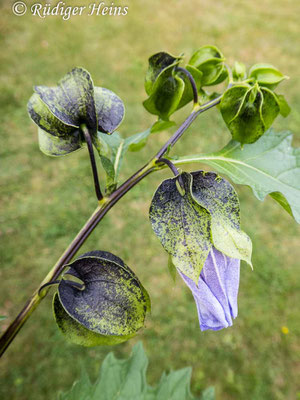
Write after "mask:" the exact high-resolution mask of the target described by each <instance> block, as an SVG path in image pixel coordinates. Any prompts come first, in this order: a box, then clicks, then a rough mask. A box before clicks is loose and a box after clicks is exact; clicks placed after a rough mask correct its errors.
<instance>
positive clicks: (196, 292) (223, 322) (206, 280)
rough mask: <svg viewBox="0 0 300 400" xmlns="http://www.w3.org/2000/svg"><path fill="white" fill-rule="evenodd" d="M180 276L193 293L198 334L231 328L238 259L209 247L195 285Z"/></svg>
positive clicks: (234, 310) (235, 309) (234, 309)
mask: <svg viewBox="0 0 300 400" xmlns="http://www.w3.org/2000/svg"><path fill="white" fill-rule="evenodd" d="M179 273H180V275H181V277H182V279H183V280H184V282H185V283H186V284H187V286H188V287H189V288H190V289H191V291H192V293H193V296H194V299H195V302H196V305H197V310H198V318H199V323H200V329H201V331H205V330H207V329H212V330H214V331H217V330H219V329H223V328H227V327H228V326H231V325H232V320H233V319H234V318H236V316H237V313H238V308H237V295H238V290H239V280H240V260H238V259H236V258H231V257H228V256H226V255H225V254H223V253H221V252H220V251H218V250H217V249H215V248H214V247H212V250H211V251H210V253H209V255H208V257H207V259H206V261H205V264H204V267H203V269H202V271H201V274H200V277H199V281H198V285H196V284H195V282H194V281H192V279H190V278H188V277H187V276H186V275H184V274H183V273H182V272H180V271H179Z"/></svg>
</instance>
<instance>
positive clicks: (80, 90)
mask: <svg viewBox="0 0 300 400" xmlns="http://www.w3.org/2000/svg"><path fill="white" fill-rule="evenodd" d="M35 91H36V93H37V94H38V95H39V96H40V98H41V100H42V101H43V102H44V103H45V104H46V105H47V107H48V108H49V110H50V111H51V112H52V114H54V116H55V117H56V118H58V119H59V120H60V121H61V122H63V123H64V124H65V125H69V126H72V127H74V128H79V126H80V125H81V124H82V123H85V124H86V125H87V127H88V128H89V129H90V131H91V132H92V133H96V131H97V115H96V108H95V102H94V85H93V81H92V78H91V76H90V74H89V72H88V71H86V70H85V69H83V68H74V69H73V70H72V71H71V72H69V73H68V74H66V75H65V76H64V77H63V78H62V79H61V80H60V81H59V82H58V86H55V87H46V86H36V87H35Z"/></svg>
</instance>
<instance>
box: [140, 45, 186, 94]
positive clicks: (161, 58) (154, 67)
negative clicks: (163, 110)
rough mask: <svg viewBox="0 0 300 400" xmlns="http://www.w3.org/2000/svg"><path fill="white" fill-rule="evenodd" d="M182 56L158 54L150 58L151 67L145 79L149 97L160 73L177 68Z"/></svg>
mask: <svg viewBox="0 0 300 400" xmlns="http://www.w3.org/2000/svg"><path fill="white" fill-rule="evenodd" d="M181 59H182V57H181V56H177V57H176V56H175V57H174V56H172V55H171V54H168V53H166V52H160V53H156V54H154V55H153V56H151V57H150V58H149V66H148V70H147V73H146V78H145V90H146V93H147V94H148V96H150V94H151V93H152V91H153V86H154V83H155V81H156V79H157V78H158V76H159V75H160V73H161V72H162V71H163V70H164V69H166V68H167V67H169V66H171V65H172V66H175V65H177V64H178V63H179V62H180V61H181Z"/></svg>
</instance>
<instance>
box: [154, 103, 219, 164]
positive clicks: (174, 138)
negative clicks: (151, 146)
mask: <svg viewBox="0 0 300 400" xmlns="http://www.w3.org/2000/svg"><path fill="white" fill-rule="evenodd" d="M221 97H222V96H219V97H217V98H215V99H214V100H212V101H209V102H207V103H205V104H203V105H202V106H200V105H198V106H197V107H196V108H195V109H194V110H193V112H192V113H191V114H190V115H189V116H188V117H187V119H186V120H185V121H184V122H183V124H182V125H181V126H180V127H179V128H178V129H177V131H176V132H175V133H174V135H173V136H172V137H171V138H170V139H169V140H168V141H167V143H165V144H164V145H163V147H162V148H161V149H160V150H159V152H158V153H157V154H156V159H157V160H159V159H160V158H161V157H162V156H163V155H164V154H165V153H166V152H167V151H168V150H169V149H170V148H171V147H173V146H174V144H175V143H176V142H177V141H178V140H179V139H180V138H181V136H182V135H183V134H184V132H185V131H186V130H187V128H188V127H189V126H190V125H191V124H192V123H193V122H194V121H195V119H196V118H197V117H198V115H200V114H202V113H203V112H204V111H207V110H209V109H210V108H212V107H214V106H216V105H217V104H219V103H220V101H221Z"/></svg>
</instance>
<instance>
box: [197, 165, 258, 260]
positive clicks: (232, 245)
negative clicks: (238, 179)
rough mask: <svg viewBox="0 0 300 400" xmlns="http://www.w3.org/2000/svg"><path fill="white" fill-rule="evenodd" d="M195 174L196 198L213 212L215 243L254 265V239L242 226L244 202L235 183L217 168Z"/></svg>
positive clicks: (228, 253)
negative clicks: (217, 171)
mask: <svg viewBox="0 0 300 400" xmlns="http://www.w3.org/2000/svg"><path fill="white" fill-rule="evenodd" d="M192 176H193V184H192V195H193V198H194V199H195V200H196V201H197V203H198V204H199V205H200V206H201V207H203V208H205V209H206V210H207V211H208V212H209V213H210V215H211V235H212V241H213V244H214V247H215V248H216V249H217V250H219V251H221V252H222V253H224V254H225V255H227V256H229V257H231V258H238V259H240V260H244V261H246V262H247V263H248V264H249V265H251V266H252V263H251V252H252V243H251V240H250V238H249V237H248V236H247V235H246V233H245V232H243V231H242V230H241V228H240V203H239V199H238V196H237V193H236V191H235V190H234V188H233V186H232V185H230V183H229V182H228V181H226V180H225V179H224V178H221V177H220V176H218V175H217V174H215V173H214V172H204V171H197V172H192Z"/></svg>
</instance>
